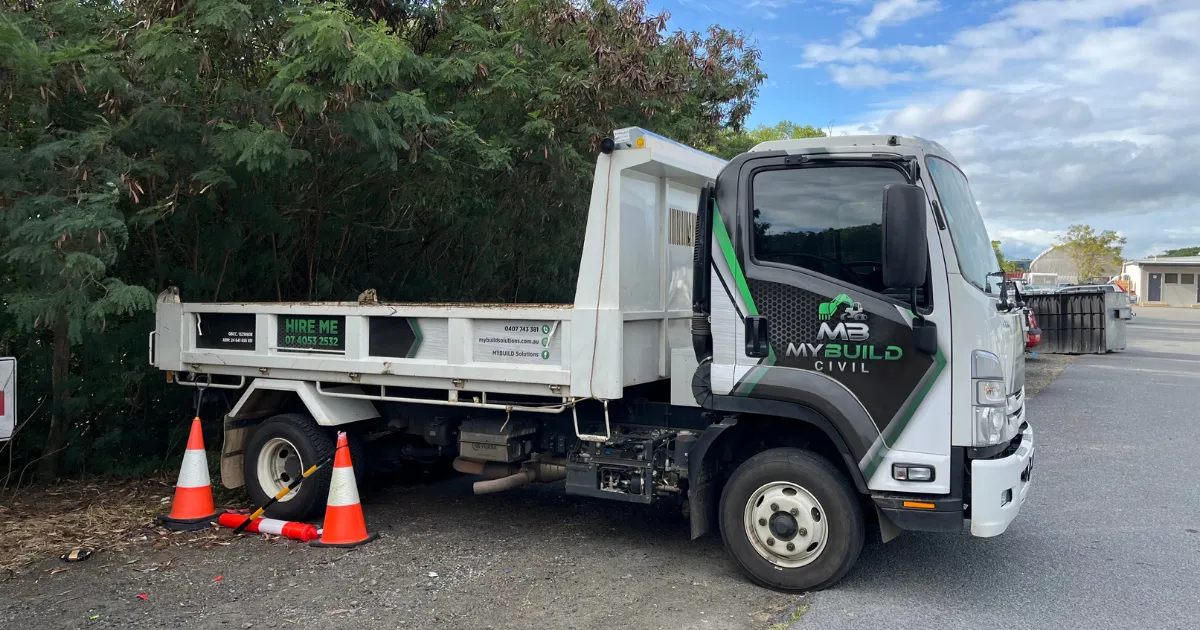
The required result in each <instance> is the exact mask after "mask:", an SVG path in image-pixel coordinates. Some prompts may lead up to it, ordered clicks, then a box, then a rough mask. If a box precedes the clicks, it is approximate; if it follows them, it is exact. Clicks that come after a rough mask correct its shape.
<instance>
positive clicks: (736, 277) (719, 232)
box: [713, 202, 775, 396]
mask: <svg viewBox="0 0 1200 630" xmlns="http://www.w3.org/2000/svg"><path fill="white" fill-rule="evenodd" d="M713 235H714V236H715V237H716V238H717V246H718V248H719V250H720V252H721V256H722V257H723V258H724V259H725V264H727V265H729V271H730V273H732V274H733V282H734V284H736V285H737V288H738V293H740V294H741V296H742V301H743V302H745V303H746V314H747V315H758V307H757V306H756V305H755V304H754V297H753V296H751V295H750V286H749V285H748V284H746V275H745V274H744V273H742V266H741V265H740V264H738V260H737V255H735V254H734V253H733V241H732V240H730V238H729V232H727V231H726V230H725V222H724V221H722V220H721V212H720V209H719V208H717V204H716V203H715V202H714V203H713ZM767 352H768V353H769V354H768V355H767V358H766V359H764V360H762V361H761V362H760V363H759V364H758V365H756V366H755V367H753V368H751V369H750V371H749V372H748V373H747V374H746V378H745V380H743V381H742V382H741V384H740V385H738V387H737V394H738V395H739V396H749V395H750V392H751V391H753V390H754V386H755V385H757V384H758V381H759V380H761V379H762V377H763V376H764V375H766V373H767V367H769V366H772V365H775V348H771V347H768V348H767Z"/></svg>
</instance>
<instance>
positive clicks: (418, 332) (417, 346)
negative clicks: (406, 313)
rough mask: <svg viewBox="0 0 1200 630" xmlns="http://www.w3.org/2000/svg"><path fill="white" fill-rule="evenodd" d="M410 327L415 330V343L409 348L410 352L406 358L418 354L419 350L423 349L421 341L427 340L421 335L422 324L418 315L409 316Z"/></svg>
mask: <svg viewBox="0 0 1200 630" xmlns="http://www.w3.org/2000/svg"><path fill="white" fill-rule="evenodd" d="M406 319H407V320H408V327H409V328H412V331H413V345H412V347H411V348H409V349H408V354H407V355H405V358H408V359H411V358H413V357H415V356H417V352H418V351H419V350H420V349H421V342H422V341H425V337H424V336H422V335H421V325H420V324H418V323H417V318H416V317H408V318H406Z"/></svg>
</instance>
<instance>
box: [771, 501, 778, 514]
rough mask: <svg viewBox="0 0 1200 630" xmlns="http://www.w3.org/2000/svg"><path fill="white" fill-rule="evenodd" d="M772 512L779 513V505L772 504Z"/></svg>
mask: <svg viewBox="0 0 1200 630" xmlns="http://www.w3.org/2000/svg"><path fill="white" fill-rule="evenodd" d="M771 511H772V512H778V511H779V504H778V503H772V504H771Z"/></svg>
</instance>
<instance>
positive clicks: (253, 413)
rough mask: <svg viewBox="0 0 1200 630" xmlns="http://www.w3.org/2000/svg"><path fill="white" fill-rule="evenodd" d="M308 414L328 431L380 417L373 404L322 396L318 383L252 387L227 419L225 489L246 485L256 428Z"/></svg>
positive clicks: (273, 382) (350, 390)
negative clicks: (272, 420) (246, 468)
mask: <svg viewBox="0 0 1200 630" xmlns="http://www.w3.org/2000/svg"><path fill="white" fill-rule="evenodd" d="M337 391H338V393H347V394H362V390H361V389H360V388H358V387H356V386H340V387H338V390H337ZM291 410H295V411H301V410H303V411H305V412H307V413H308V414H309V416H311V417H312V419H313V420H315V421H316V423H317V424H319V425H321V426H325V427H332V426H340V425H344V424H349V423H352V422H359V421H362V420H373V419H376V418H379V417H380V414H379V411H378V410H377V409H376V408H375V405H374V404H373V403H372V402H371V401H369V400H363V399H359V398H342V397H336V396H327V395H324V394H321V393H320V392H319V391H318V389H317V385H316V383H312V382H309V381H294V380H284V379H272V378H259V379H255V380H254V381H253V382H251V383H250V385H249V387H247V388H246V391H245V392H243V393H242V396H241V398H239V399H238V402H237V404H235V405H234V406H233V409H231V410H230V412H229V413H228V414H227V415H226V416H225V421H224V427H223V431H222V432H223V438H224V439H223V443H222V446H221V485H223V486H225V487H226V488H240V487H242V486H243V485H245V483H246V478H245V474H244V472H243V468H242V464H243V460H244V458H245V452H246V443H247V442H248V441H249V440H250V435H251V433H253V431H254V428H255V427H257V426H258V425H259V424H261V423H262V422H263V421H264V420H266V419H267V418H270V417H271V416H274V415H276V414H279V413H282V412H284V411H291Z"/></svg>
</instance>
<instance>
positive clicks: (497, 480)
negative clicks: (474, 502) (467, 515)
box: [454, 457, 567, 494]
mask: <svg viewBox="0 0 1200 630" xmlns="http://www.w3.org/2000/svg"><path fill="white" fill-rule="evenodd" d="M454 469H455V470H457V471H458V472H461V473H465V474H468V475H482V476H484V477H487V478H488V479H487V480H486V481H477V482H475V484H474V485H473V486H472V488H473V489H474V491H475V494H491V493H493V492H502V491H504V490H512V489H514V488H520V487H521V486H527V485H529V484H530V483H533V482H535V481H536V482H539V483H553V482H555V481H562V480H563V479H566V478H567V463H566V460H563V459H540V460H538V461H535V462H531V463H530V465H528V466H526V467H517V466H515V465H510V464H501V463H499V462H479V461H473V460H469V459H463V458H461V457H460V458H458V459H455V460H454Z"/></svg>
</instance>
